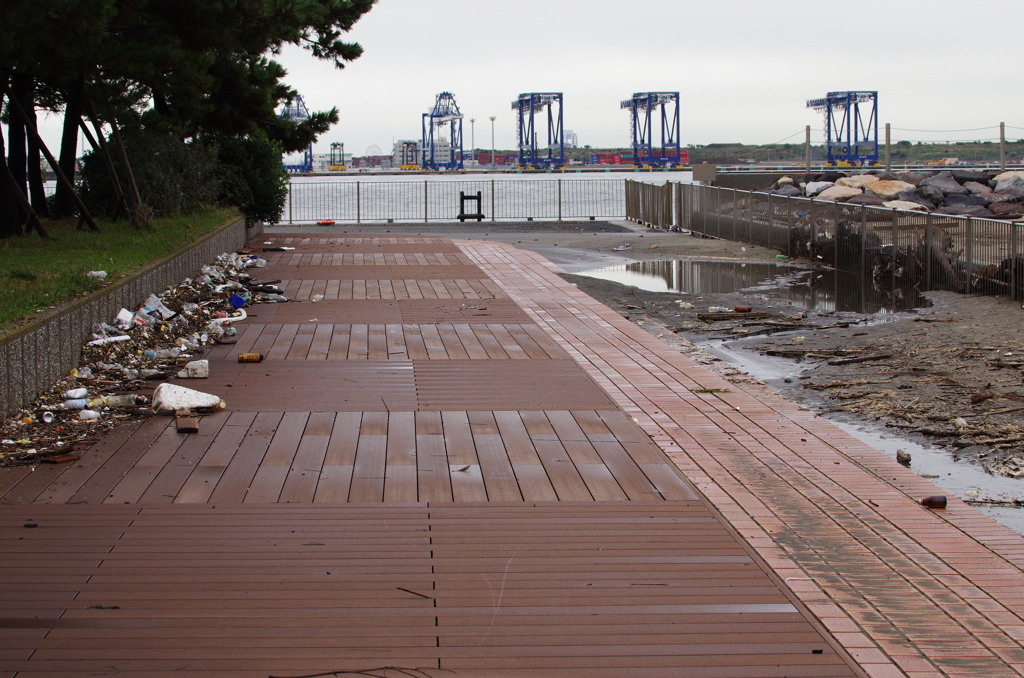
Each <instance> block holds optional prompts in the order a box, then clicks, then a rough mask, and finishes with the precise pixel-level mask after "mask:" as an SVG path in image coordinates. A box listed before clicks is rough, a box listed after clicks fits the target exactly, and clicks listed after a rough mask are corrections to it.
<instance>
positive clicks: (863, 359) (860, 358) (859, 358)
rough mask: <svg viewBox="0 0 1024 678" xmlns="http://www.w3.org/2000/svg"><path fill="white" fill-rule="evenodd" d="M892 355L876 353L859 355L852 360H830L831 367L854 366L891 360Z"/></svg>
mask: <svg viewBox="0 0 1024 678" xmlns="http://www.w3.org/2000/svg"><path fill="white" fill-rule="evenodd" d="M891 357H892V354H891V353H875V354H872V355H859V356H855V357H852V358H836V359H835V360H829V361H828V364H829V365H852V364H854V363H866V362H867V361H869V360H884V359H886V358H891Z"/></svg>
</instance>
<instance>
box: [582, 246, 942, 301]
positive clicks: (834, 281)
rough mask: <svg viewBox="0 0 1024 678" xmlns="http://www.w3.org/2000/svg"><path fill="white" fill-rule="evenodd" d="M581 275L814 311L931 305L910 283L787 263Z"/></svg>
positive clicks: (635, 267)
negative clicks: (766, 297) (768, 299)
mask: <svg viewBox="0 0 1024 678" xmlns="http://www.w3.org/2000/svg"><path fill="white" fill-rule="evenodd" d="M579 275H585V276H589V277H592V278H599V279H602V280H611V281H613V282H618V283H622V284H624V285H633V286H635V287H638V288H640V289H642V290H647V291H650V292H682V293H686V294H715V293H718V294H728V293H732V292H743V293H747V294H770V295H772V296H776V297H782V298H784V299H788V300H789V301H791V302H793V303H794V304H797V305H800V306H803V307H804V308H807V309H811V310H817V311H844V312H846V311H850V312H855V313H891V312H897V311H909V310H912V309H915V308H924V307H927V306H930V305H931V302H929V301H928V300H927V299H925V298H924V297H922V296H921V295H920V294H919V293H918V292H917V290H916V289H914V288H912V287H899V286H897V287H893V286H891V285H875V284H874V283H873V282H872V281H871V280H870V279H868V280H865V279H864V278H863V276H861V275H860V274H853V273H847V272H843V271H838V270H835V269H831V268H807V267H802V266H794V265H792V264H788V263H781V262H780V263H763V262H738V261H722V260H704V259H674V260H670V261H638V262H635V263H632V264H625V265H619V266H609V267H606V268H600V269H595V270H589V271H580V272H579Z"/></svg>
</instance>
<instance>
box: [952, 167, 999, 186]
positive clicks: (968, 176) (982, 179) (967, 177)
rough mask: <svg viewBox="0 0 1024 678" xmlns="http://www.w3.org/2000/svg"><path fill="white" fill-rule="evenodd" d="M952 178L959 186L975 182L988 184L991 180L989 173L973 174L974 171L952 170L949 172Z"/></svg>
mask: <svg viewBox="0 0 1024 678" xmlns="http://www.w3.org/2000/svg"><path fill="white" fill-rule="evenodd" d="M950 174H952V175H953V178H954V179H956V180H957V181H958V182H959V183H961V184H966V183H967V182H968V181H976V182H978V183H979V184H988V182H989V180H990V179H991V178H992V173H991V172H975V171H974V170H953V171H952V172H950Z"/></svg>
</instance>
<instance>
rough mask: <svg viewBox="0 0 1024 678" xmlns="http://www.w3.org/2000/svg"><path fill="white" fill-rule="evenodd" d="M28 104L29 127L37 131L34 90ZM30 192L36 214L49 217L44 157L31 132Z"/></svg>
mask: <svg viewBox="0 0 1024 678" xmlns="http://www.w3.org/2000/svg"><path fill="white" fill-rule="evenodd" d="M26 103H27V105H28V106H27V108H26V109H25V112H26V113H28V117H29V127H30V129H31V130H36V129H38V127H37V126H36V101H35V92H34V91H33V89H32V88H30V89H29V90H28V100H27V102H26ZM28 190H29V194H30V195H31V196H32V209H33V210H35V213H36V214H37V215H39V216H40V217H47V216H49V215H50V206H49V205H48V204H47V202H46V190H45V188H44V187H43V168H42V156H41V155H40V153H39V144H37V143H36V139H35V136H34V135H33V134H32V133H31V132H30V133H29V134H28Z"/></svg>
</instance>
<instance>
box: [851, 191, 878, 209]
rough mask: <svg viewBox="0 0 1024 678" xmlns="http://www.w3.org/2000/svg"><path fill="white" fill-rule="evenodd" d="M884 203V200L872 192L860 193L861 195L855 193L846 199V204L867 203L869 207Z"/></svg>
mask: <svg viewBox="0 0 1024 678" xmlns="http://www.w3.org/2000/svg"><path fill="white" fill-rule="evenodd" d="M884 203H885V200H883V199H882V198H879V197H878V196H877V195H874V194H873V193H862V194H861V195H855V196H853V197H852V198H850V199H849V200H847V201H846V204H847V205H867V206H869V207H881V206H882V205H883V204H884Z"/></svg>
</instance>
